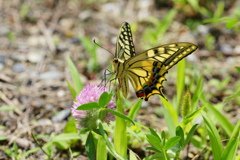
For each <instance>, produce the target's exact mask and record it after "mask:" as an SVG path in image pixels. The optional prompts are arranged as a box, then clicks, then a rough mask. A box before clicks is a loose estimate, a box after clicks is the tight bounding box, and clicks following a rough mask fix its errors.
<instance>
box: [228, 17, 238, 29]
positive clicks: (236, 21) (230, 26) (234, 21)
mask: <svg viewBox="0 0 240 160" xmlns="http://www.w3.org/2000/svg"><path fill="white" fill-rule="evenodd" d="M238 22H239V20H238V19H237V18H235V19H232V20H230V21H228V22H227V23H226V28H227V29H232V28H233V27H234V26H235V25H237V24H238Z"/></svg>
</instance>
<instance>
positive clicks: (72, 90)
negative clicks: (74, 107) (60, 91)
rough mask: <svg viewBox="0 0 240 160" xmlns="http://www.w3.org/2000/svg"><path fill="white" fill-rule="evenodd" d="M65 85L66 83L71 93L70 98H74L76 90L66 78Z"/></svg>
mask: <svg viewBox="0 0 240 160" xmlns="http://www.w3.org/2000/svg"><path fill="white" fill-rule="evenodd" d="M67 85H68V88H69V90H70V92H71V94H72V98H73V99H75V98H76V95H77V94H76V91H75V90H74V88H73V87H72V85H71V84H70V83H69V82H68V80H67Z"/></svg>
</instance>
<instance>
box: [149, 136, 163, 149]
mask: <svg viewBox="0 0 240 160" xmlns="http://www.w3.org/2000/svg"><path fill="white" fill-rule="evenodd" d="M146 137H147V141H148V142H149V143H150V144H151V145H152V146H153V147H154V148H156V149H157V150H158V151H159V152H160V151H161V150H162V146H161V141H159V139H158V138H157V137H156V136H154V135H151V134H146Z"/></svg>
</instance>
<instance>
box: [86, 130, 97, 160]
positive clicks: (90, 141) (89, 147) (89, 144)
mask: <svg viewBox="0 0 240 160" xmlns="http://www.w3.org/2000/svg"><path fill="white" fill-rule="evenodd" d="M85 149H86V152H87V155H88V158H89V159H90V160H95V156H96V147H95V144H94V138H93V135H92V132H89V134H88V137H87V141H86V144H85Z"/></svg>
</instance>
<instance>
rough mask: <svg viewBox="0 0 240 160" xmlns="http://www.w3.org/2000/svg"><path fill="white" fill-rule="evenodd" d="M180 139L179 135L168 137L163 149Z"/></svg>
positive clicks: (170, 146) (172, 145)
mask: <svg viewBox="0 0 240 160" xmlns="http://www.w3.org/2000/svg"><path fill="white" fill-rule="evenodd" d="M180 140H181V137H179V136H175V137H172V138H170V139H169V140H168V141H167V142H166V144H165V146H164V148H165V150H168V149H170V148H172V147H174V146H175V145H176V144H177V143H178V142H179V141H180Z"/></svg>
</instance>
